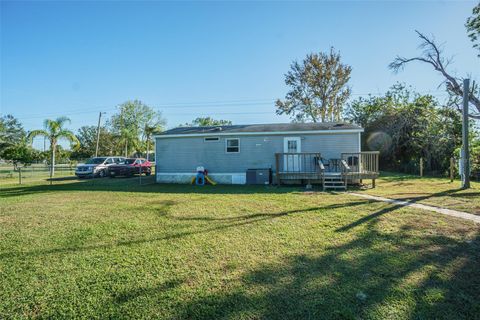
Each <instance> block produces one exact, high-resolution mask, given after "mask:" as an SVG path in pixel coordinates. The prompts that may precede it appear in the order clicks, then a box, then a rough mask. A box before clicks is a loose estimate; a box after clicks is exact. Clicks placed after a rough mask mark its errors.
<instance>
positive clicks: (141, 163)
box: [108, 158, 152, 178]
mask: <svg viewBox="0 0 480 320" xmlns="http://www.w3.org/2000/svg"><path fill="white" fill-rule="evenodd" d="M108 172H109V174H110V177H112V178H114V177H116V176H127V177H131V176H133V175H134V174H141V173H144V174H145V175H146V176H149V175H151V174H152V163H151V162H150V161H148V160H145V159H143V158H127V159H125V162H124V163H121V164H116V165H112V166H110V167H108Z"/></svg>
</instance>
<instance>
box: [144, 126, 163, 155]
mask: <svg viewBox="0 0 480 320" xmlns="http://www.w3.org/2000/svg"><path fill="white" fill-rule="evenodd" d="M162 130H163V128H162V127H161V126H158V125H157V126H155V125H153V126H150V125H148V124H147V125H145V128H144V129H143V134H144V135H145V143H146V149H147V151H146V154H147V160H149V158H150V156H149V155H150V141H151V140H152V136H153V134H154V133H156V132H161V131H162Z"/></svg>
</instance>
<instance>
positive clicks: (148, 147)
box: [147, 139, 150, 161]
mask: <svg viewBox="0 0 480 320" xmlns="http://www.w3.org/2000/svg"><path fill="white" fill-rule="evenodd" d="M149 149H150V139H147V161H148V152H149V151H150V150H149Z"/></svg>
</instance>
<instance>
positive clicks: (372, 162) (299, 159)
mask: <svg viewBox="0 0 480 320" xmlns="http://www.w3.org/2000/svg"><path fill="white" fill-rule="evenodd" d="M275 159H276V172H275V175H276V183H277V184H278V185H280V184H282V183H302V184H321V185H322V186H323V188H324V189H346V188H347V186H348V185H349V184H357V183H361V182H362V180H363V179H371V180H372V186H373V187H375V179H377V178H378V175H379V163H378V161H379V152H378V151H367V152H353V153H342V154H341V155H340V157H339V158H337V159H323V158H322V157H321V153H319V152H302V153H276V154H275Z"/></svg>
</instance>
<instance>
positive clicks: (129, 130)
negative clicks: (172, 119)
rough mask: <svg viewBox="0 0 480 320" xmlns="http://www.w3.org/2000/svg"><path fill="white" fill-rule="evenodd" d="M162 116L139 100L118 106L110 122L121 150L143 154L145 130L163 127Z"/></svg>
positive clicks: (163, 120)
mask: <svg viewBox="0 0 480 320" xmlns="http://www.w3.org/2000/svg"><path fill="white" fill-rule="evenodd" d="M165 123H166V121H165V119H164V118H163V117H162V114H161V113H160V112H158V111H155V110H154V109H153V108H151V107H149V106H148V105H146V104H144V103H143V102H141V101H139V100H133V101H127V102H125V103H123V104H121V105H120V106H119V111H118V113H116V114H114V115H113V116H112V118H111V120H110V125H111V127H112V131H113V133H114V134H116V135H117V136H119V137H120V141H121V143H122V149H124V150H125V152H126V153H127V154H129V153H130V150H131V149H134V150H135V151H136V152H143V151H144V150H145V146H146V134H145V128H148V127H157V128H163V127H164V126H165Z"/></svg>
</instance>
